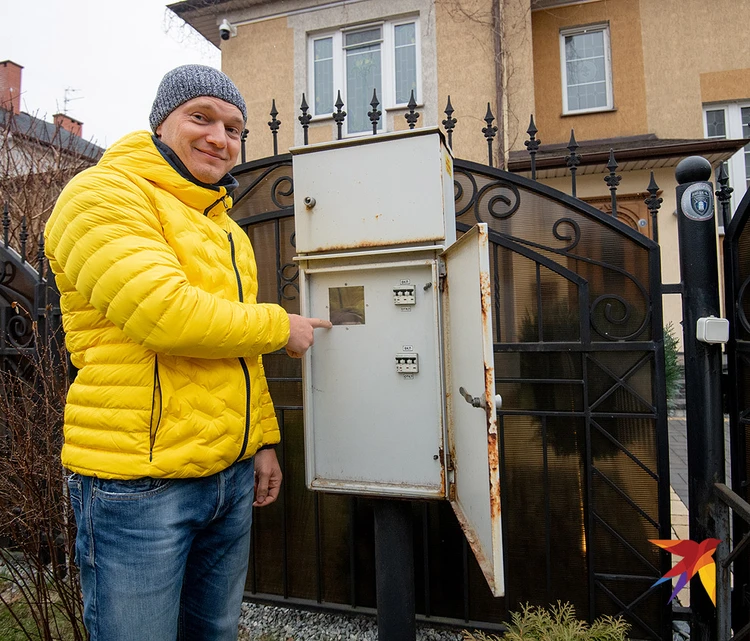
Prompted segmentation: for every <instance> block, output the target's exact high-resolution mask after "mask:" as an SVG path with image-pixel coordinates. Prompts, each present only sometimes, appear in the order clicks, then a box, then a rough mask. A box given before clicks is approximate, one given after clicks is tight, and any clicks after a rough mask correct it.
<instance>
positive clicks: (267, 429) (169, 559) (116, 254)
mask: <svg viewBox="0 0 750 641" xmlns="http://www.w3.org/2000/svg"><path fill="white" fill-rule="evenodd" d="M246 118H247V112H246V108H245V102H244V100H243V99H242V96H241V95H240V93H239V91H238V90H237V88H236V87H235V86H234V84H233V83H232V81H231V80H230V79H229V78H228V77H227V76H226V75H224V74H223V73H221V72H220V71H217V70H216V69H213V68H211V67H204V66H200V65H186V66H183V67H178V68H177V69H174V70H173V71H171V72H169V73H168V74H167V75H166V76H165V77H164V79H163V80H162V82H161V84H160V85H159V89H158V92H157V95H156V99H155V100H154V104H153V108H152V111H151V116H150V124H151V128H152V131H153V132H154V134H153V135H152V134H151V133H149V132H146V131H141V132H135V133H133V134H130V135H128V136H125V137H124V138H122V139H121V140H119V141H118V142H117V143H115V144H114V145H113V146H112V147H111V148H110V149H108V150H107V152H106V153H105V154H104V156H103V157H102V159H101V161H100V162H99V163H98V164H97V165H96V166H95V167H92V168H91V169H89V170H87V171H85V172H83V173H81V174H79V175H78V176H76V177H75V178H74V179H73V180H72V181H71V182H70V183H69V184H68V186H67V187H66V188H65V190H64V191H63V193H62V194H61V196H60V198H59V200H58V202H57V205H56V206H55V209H54V211H53V212H52V216H51V217H50V219H49V222H48V223H47V227H46V230H45V238H46V252H47V256H48V258H49V261H50V266H51V268H52V270H53V271H54V273H55V276H56V280H57V284H58V287H59V289H60V293H61V307H62V312H63V325H64V328H65V332H66V346H67V348H68V350H69V352H70V357H71V362H72V363H73V365H74V366H75V367H76V368H77V370H78V373H77V376H76V379H75V381H74V382H73V383H72V384H71V387H70V390H69V392H68V398H67V404H66V407H65V444H64V446H63V450H62V461H63V465H64V466H65V467H66V468H67V469H69V470H70V471H71V475H70V477H69V479H68V486H69V488H70V499H71V503H72V505H73V510H74V512H75V518H76V523H77V526H78V536H77V540H76V559H77V563H78V565H79V567H80V570H81V585H82V587H83V596H84V622H85V624H86V628H87V630H88V632H89V635H90V637H91V639H92V641H126V640H131V641H144V640H146V639H154V640H159V641H162V640H163V641H168V640H173V639H180V640H187V639H195V640H201V641H209V640H210V641H229V640H230V639H231V640H232V641H234V640H235V639H236V638H237V622H238V618H239V612H240V604H241V601H242V593H243V589H244V581H245V575H246V573H247V563H248V553H249V544H250V524H251V517H252V506H253V505H255V506H265V505H269V504H270V503H273V501H275V500H276V497H277V496H278V493H279V487H280V485H281V470H280V468H279V464H278V461H277V459H276V453H275V451H274V449H273V445H274V444H275V443H278V442H279V439H280V433H279V426H278V423H277V421H276V416H275V413H274V408H273V404H272V402H271V398H270V396H269V393H268V386H267V383H266V379H265V374H264V372H263V363H262V355H263V354H267V353H269V352H272V351H275V350H277V349H280V348H282V347H286V349H287V351H288V353H289V354H290V355H292V356H301V355H302V354H304V353H305V351H306V350H307V349H308V348H309V347H310V346H311V345H312V344H313V331H314V329H315V328H319V327H321V328H322V327H325V328H328V327H330V326H331V325H330V323H329V322H328V321H323V320H319V319H309V318H304V317H301V316H298V315H295V314H287V312H286V311H284V309H282V308H281V307H279V306H278V305H273V304H261V303H258V302H257V300H256V296H257V290H258V283H257V268H256V265H255V257H254V253H253V248H252V246H251V244H250V241H249V239H248V237H247V236H246V235H245V234H244V233H243V231H242V230H241V229H240V228H239V227H238V226H237V225H236V223H234V221H233V220H232V218H231V217H230V216H229V214H228V212H229V210H230V209H231V207H232V198H231V194H232V191H233V190H234V188H235V187H236V186H237V181H236V180H235V179H234V178H233V177H232V176H231V175H230V174H229V173H228V172H229V170H230V169H231V168H232V167H233V166H234V164H235V162H236V160H237V155H238V153H239V150H240V136H241V132H242V130H243V128H244V126H245V121H246Z"/></svg>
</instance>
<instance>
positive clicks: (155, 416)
mask: <svg viewBox="0 0 750 641" xmlns="http://www.w3.org/2000/svg"><path fill="white" fill-rule="evenodd" d="M161 414H162V395H161V381H160V380H159V357H158V356H157V355H156V354H154V388H153V392H152V396H151V418H150V420H149V426H148V436H149V448H148V460H149V462H150V461H153V460H154V444H155V443H156V434H157V432H158V431H159V425H160V424H161Z"/></svg>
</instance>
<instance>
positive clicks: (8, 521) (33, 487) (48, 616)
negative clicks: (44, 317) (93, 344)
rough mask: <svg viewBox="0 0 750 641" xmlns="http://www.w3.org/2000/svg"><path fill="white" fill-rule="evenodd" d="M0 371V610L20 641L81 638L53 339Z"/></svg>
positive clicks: (59, 360) (58, 356)
mask: <svg viewBox="0 0 750 641" xmlns="http://www.w3.org/2000/svg"><path fill="white" fill-rule="evenodd" d="M15 309H16V312H17V313H18V314H19V315H21V316H22V318H24V319H25V320H26V322H27V323H28V324H29V327H30V337H31V339H30V342H29V344H28V346H27V347H19V348H18V354H17V356H15V357H7V356H6V358H5V359H4V360H3V368H2V370H0V605H2V606H4V607H5V608H7V609H8V611H9V612H10V614H11V616H12V617H13V619H14V620H15V622H16V624H17V627H18V629H19V630H20V631H21V632H22V633H23V634H24V635H25V637H26V638H28V639H43V640H45V641H52V640H59V639H65V640H66V641H68V640H71V641H78V640H83V639H86V638H87V636H86V632H85V630H84V627H83V623H82V620H83V604H82V600H81V591H80V583H79V575H78V569H77V567H76V566H75V563H74V549H75V521H74V518H73V514H72V511H71V508H70V503H69V500H68V495H67V487H66V484H65V479H64V475H65V470H64V469H63V467H62V464H61V462H60V449H61V446H62V438H63V437H62V425H63V408H64V405H65V395H66V392H67V387H68V379H67V365H66V355H65V351H64V347H63V345H62V340H61V337H60V335H59V334H60V333H57V334H51V335H50V334H48V333H47V331H46V330H42V331H40V328H39V326H38V324H37V323H36V322H32V320H31V318H30V317H29V315H28V313H27V312H26V310H22V309H20V308H19V307H18V306H16V307H15Z"/></svg>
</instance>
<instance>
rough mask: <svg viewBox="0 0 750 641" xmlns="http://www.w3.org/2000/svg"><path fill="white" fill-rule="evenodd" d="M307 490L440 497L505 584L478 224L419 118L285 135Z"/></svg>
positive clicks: (434, 135) (484, 257) (443, 148)
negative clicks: (297, 140)
mask: <svg viewBox="0 0 750 641" xmlns="http://www.w3.org/2000/svg"><path fill="white" fill-rule="evenodd" d="M291 151H292V154H293V164H294V181H295V225H296V232H295V233H296V246H297V250H298V252H299V255H298V256H297V258H296V260H298V261H299V266H300V298H301V313H302V314H303V315H305V316H311V317H316V318H325V319H329V320H330V321H331V322H332V323H333V325H334V326H333V328H332V329H330V330H325V331H318V332H316V337H315V345H314V347H313V349H311V350H310V351H309V352H308V353H307V355H306V357H305V361H304V367H303V380H304V416H305V456H306V479H307V484H308V486H309V487H310V488H311V489H313V490H321V491H326V492H346V493H353V494H360V495H370V496H381V497H383V496H385V497H395V498H420V499H448V500H450V502H451V504H452V506H453V508H454V510H455V512H456V515H457V516H458V519H459V522H460V523H461V527H462V528H463V529H464V532H465V533H466V536H467V538H468V541H469V543H470V544H471V547H472V549H473V551H474V553H475V555H476V557H477V560H478V562H479V565H480V567H481V568H482V571H483V572H484V575H485V577H486V579H487V581H488V583H489V585H490V588H491V590H492V592H493V594H495V595H496V596H502V595H503V594H504V577H503V567H502V541H501V520H500V487H499V469H498V443H497V424H496V396H495V380H494V365H493V352H492V318H491V291H490V273H489V257H488V235H487V226H486V225H485V224H480V225H477V226H475V227H474V228H473V229H472V230H470V231H469V232H468V233H466V234H465V235H464V236H462V237H461V238H460V239H459V240H458V241H455V228H456V227H455V210H454V191H453V190H454V186H453V159H452V156H451V153H450V150H449V149H448V147H447V145H446V144H445V141H444V139H443V137H442V134H441V133H440V132H439V130H437V129H436V128H425V129H420V130H413V131H409V132H401V133H396V134H384V135H380V136H373V137H368V138H358V139H349V140H344V141H338V142H334V143H325V144H320V145H310V146H305V147H299V148H295V149H292V150H291Z"/></svg>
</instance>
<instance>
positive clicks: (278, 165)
mask: <svg viewBox="0 0 750 641" xmlns="http://www.w3.org/2000/svg"><path fill="white" fill-rule="evenodd" d="M255 170H256V168H255V167H252V166H250V167H248V168H246V169H242V168H241V169H238V170H237V172H236V173H235V176H236V177H237V178H238V179H239V180H242V177H243V175H244V174H246V173H249V174H250V175H251V176H252V172H253V171H255ZM279 170H282V171H285V172H286V173H284V174H283V175H282V176H279V177H277V178H276V179H275V180H274V181H273V183H271V186H270V190H269V193H268V196H267V197H268V198H269V199H270V200H271V202H272V203H273V204H274V205H275V206H276V207H278V208H279V209H289V208H291V207H293V206H294V202H293V200H292V202H288V203H287V204H285V203H283V202H282V201H281V200H280V197H282V198H284V199H288V198H290V197H291V196H292V194H293V193H294V180H293V178H292V161H291V158H288V159H284V160H281V161H276V162H274V163H273V164H271V165H269V166H267V167H261V171H260V173H259V174H258V175H257V176H254V177H253V178H252V180H251V182H250V184H249V185H247V186H246V187H244V188H242V190H241V191H240V193H239V194H238V195H237V196H236V197H235V198H234V203H233V207H234V208H235V209H236V208H238V207H240V206H241V205H242V203H243V202H244V201H245V200H248V201H249V200H259V201H260V202H264V198H263V196H262V193H261V190H262V189H263V187H264V186H265V185H266V184H267V183H266V179H267V178H269V177H270V176H272V175H273V174H274V173H276V172H279ZM284 183H286V184H287V185H288V187H287V188H286V189H281V185H283V184H284Z"/></svg>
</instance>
